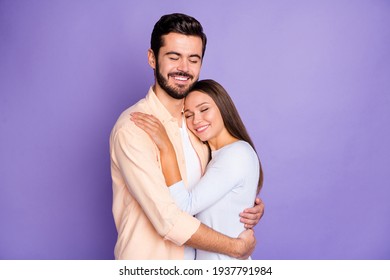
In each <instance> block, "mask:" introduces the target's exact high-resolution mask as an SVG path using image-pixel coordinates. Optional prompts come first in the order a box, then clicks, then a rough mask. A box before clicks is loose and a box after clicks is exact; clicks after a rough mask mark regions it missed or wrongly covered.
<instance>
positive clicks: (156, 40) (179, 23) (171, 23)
mask: <svg viewBox="0 0 390 280" xmlns="http://www.w3.org/2000/svg"><path fill="white" fill-rule="evenodd" d="M171 32H174V33H179V34H183V35H188V36H198V37H200V38H201V39H202V59H203V56H204V53H205V51H206V43H207V37H206V34H204V32H203V27H202V25H201V24H200V22H199V21H197V20H196V19H195V18H193V17H191V16H188V15H185V14H179V13H174V14H169V15H164V16H162V17H161V18H160V20H159V21H158V22H156V24H155V25H154V28H153V32H152V37H151V40H150V48H151V49H152V50H153V53H154V55H155V57H156V58H157V57H158V52H159V51H160V48H161V47H162V46H163V44H164V41H163V39H162V36H164V35H167V34H168V33H171Z"/></svg>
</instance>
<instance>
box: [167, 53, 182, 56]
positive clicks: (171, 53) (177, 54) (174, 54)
mask: <svg viewBox="0 0 390 280" xmlns="http://www.w3.org/2000/svg"><path fill="white" fill-rule="evenodd" d="M171 54H173V55H178V56H181V54H180V53H178V52H167V53H166V55H171Z"/></svg>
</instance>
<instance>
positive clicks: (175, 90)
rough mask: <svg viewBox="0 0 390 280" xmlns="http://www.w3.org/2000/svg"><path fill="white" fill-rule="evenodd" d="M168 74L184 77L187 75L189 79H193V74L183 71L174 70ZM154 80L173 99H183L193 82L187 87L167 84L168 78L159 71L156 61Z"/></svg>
mask: <svg viewBox="0 0 390 280" xmlns="http://www.w3.org/2000/svg"><path fill="white" fill-rule="evenodd" d="M168 75H181V76H185V77H189V78H190V79H193V76H191V75H189V74H187V73H185V72H175V73H170V74H168ZM156 80H157V83H158V84H159V85H160V87H161V88H162V89H163V90H165V91H166V93H168V95H169V96H170V97H172V98H175V99H183V98H185V97H186V96H187V95H188V93H189V92H190V90H191V88H192V87H193V86H194V84H195V82H196V81H195V82H193V83H192V84H190V85H189V86H188V87H186V86H176V87H174V86H170V85H169V84H168V80H167V79H166V78H165V77H164V76H163V75H162V74H161V73H160V69H159V67H158V63H157V65H156Z"/></svg>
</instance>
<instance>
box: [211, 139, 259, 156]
mask: <svg viewBox="0 0 390 280" xmlns="http://www.w3.org/2000/svg"><path fill="white" fill-rule="evenodd" d="M217 153H220V154H224V155H225V156H229V157H233V158H236V159H238V158H244V157H247V156H256V157H257V155H256V152H255V150H254V149H253V148H252V146H251V145H250V144H249V143H248V142H246V141H242V140H238V141H235V142H233V143H231V144H229V145H226V146H224V147H223V148H222V149H220V150H218V151H217Z"/></svg>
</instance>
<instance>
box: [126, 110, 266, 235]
mask: <svg viewBox="0 0 390 280" xmlns="http://www.w3.org/2000/svg"><path fill="white" fill-rule="evenodd" d="M131 120H133V121H134V123H135V124H136V125H137V126H138V127H140V128H141V129H143V130H144V131H145V132H146V133H147V134H148V135H149V136H150V137H151V138H152V140H153V141H154V142H155V143H156V145H157V147H158V149H159V150H160V158H161V165H162V169H163V175H164V177H165V182H166V184H167V186H172V185H174V184H175V183H178V182H180V181H181V180H182V177H181V174H180V170H179V166H178V163H177V158H176V153H175V150H174V148H173V145H172V143H171V141H170V139H169V137H168V135H167V133H166V131H165V128H164V126H163V125H162V124H161V122H160V121H159V120H158V119H157V118H156V117H154V116H153V115H147V114H143V113H139V112H134V113H132V114H131ZM183 188H184V185H183ZM219 195H221V194H219ZM208 196H209V195H208ZM177 202H178V203H179V205H180V204H181V203H180V201H177ZM182 209H183V208H182ZM193 210H196V209H193ZM195 214H196V213H195ZM263 214H264V204H263V202H262V201H261V200H260V199H259V198H257V199H256V201H255V206H253V207H252V208H248V209H245V210H244V211H243V212H242V213H240V216H241V222H242V223H244V224H245V228H253V227H254V226H255V225H257V223H258V222H259V221H260V219H261V217H262V216H263Z"/></svg>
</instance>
